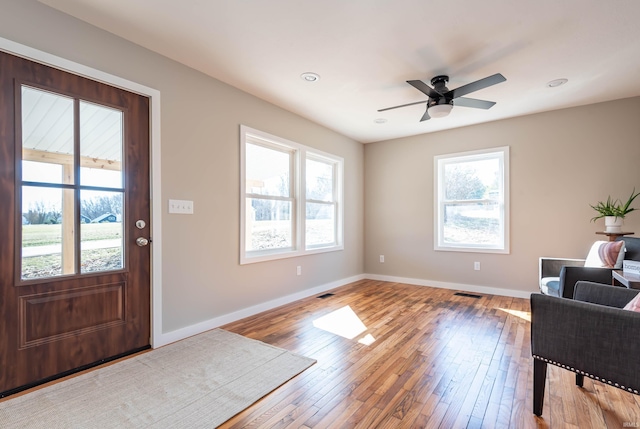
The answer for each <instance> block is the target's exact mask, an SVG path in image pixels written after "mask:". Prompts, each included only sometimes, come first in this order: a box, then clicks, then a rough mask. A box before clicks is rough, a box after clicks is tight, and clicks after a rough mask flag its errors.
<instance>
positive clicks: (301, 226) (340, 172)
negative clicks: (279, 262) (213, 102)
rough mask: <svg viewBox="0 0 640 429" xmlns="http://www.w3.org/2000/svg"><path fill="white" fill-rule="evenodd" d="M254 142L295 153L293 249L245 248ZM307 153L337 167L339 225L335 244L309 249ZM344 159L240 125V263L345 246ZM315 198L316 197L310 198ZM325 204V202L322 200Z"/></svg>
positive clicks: (292, 184) (335, 180)
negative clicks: (248, 177) (248, 156)
mask: <svg viewBox="0 0 640 429" xmlns="http://www.w3.org/2000/svg"><path fill="white" fill-rule="evenodd" d="M252 141H254V142H255V141H258V142H259V141H262V142H263V143H264V144H265V146H266V147H269V146H271V147H274V146H275V147H280V148H282V149H283V150H286V151H289V152H292V153H293V156H292V162H293V166H292V168H291V171H292V173H293V177H291V178H290V180H291V186H292V188H291V189H292V194H291V196H292V198H293V201H294V204H293V207H292V217H293V219H294V225H293V231H292V237H291V240H292V244H293V248H283V249H270V250H263V251H253V252H249V254H248V253H247V251H246V238H247V237H246V226H245V225H246V210H247V204H246V202H247V196H248V195H249V196H250V195H251V194H247V192H246V189H247V188H246V168H245V167H246V162H245V160H246V145H247V143H251V142H252ZM307 156H308V157H309V158H311V159H317V160H323V161H328V162H332V163H334V165H335V169H334V175H335V177H334V183H335V187H334V193H335V196H334V197H335V200H334V201H335V204H336V219H335V222H336V228H335V234H336V237H335V243H333V244H331V245H317V246H313V247H311V248H309V249H307V248H306V244H305V230H306V229H305V222H306V207H305V205H306V202H307V199H306V196H305V191H306V189H305V181H304V180H305V177H306V163H305V160H306V158H307ZM343 178H344V159H343V158H341V157H339V156H336V155H332V154H329V153H326V152H323V151H320V150H317V149H314V148H311V147H308V146H305V145H302V144H300V143H297V142H294V141H291V140H287V139H283V138H281V137H278V136H274V135H272V134H268V133H265V132H263V131H260V130H256V129H253V128H250V127H248V126H246V125H240V265H245V264H251V263H255V262H264V261H271V260H276V259H284V258H292V257H296V256H303V255H310V254H316V253H324V252H334V251H339V250H343V249H344V193H343V186H344V184H343V181H344V179H343ZM309 201H313V200H309ZM322 203H326V202H324V201H322Z"/></svg>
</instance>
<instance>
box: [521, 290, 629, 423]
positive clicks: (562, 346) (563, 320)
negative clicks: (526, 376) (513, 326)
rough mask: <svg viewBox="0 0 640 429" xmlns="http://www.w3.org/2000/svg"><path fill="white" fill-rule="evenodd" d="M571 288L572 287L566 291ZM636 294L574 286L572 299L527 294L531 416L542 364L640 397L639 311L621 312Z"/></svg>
mask: <svg viewBox="0 0 640 429" xmlns="http://www.w3.org/2000/svg"><path fill="white" fill-rule="evenodd" d="M572 289H573V288H572ZM639 292H640V291H638V290H636V289H627V288H623V287H616V288H614V287H611V286H609V285H603V284H597V283H590V282H578V283H577V284H576V285H575V295H574V297H573V298H574V299H562V298H560V297H556V296H547V295H543V294H539V293H534V294H532V295H531V354H532V356H533V379H534V380H533V381H534V385H533V412H534V414H536V415H538V416H539V415H541V414H542V405H543V398H544V389H545V381H546V372H547V364H552V365H557V366H559V367H562V368H564V369H567V370H569V371H573V372H575V373H576V384H577V385H578V386H580V387H582V385H583V381H584V376H587V377H590V378H592V379H594V380H597V381H600V382H602V383H606V384H609V385H611V386H615V387H618V388H620V389H623V390H625V391H628V392H631V393H634V394H636V395H638V394H640V342H638V341H637V340H636V338H637V336H638V332H640V312H635V311H630V310H624V309H623V308H624V307H625V305H627V304H628V303H629V302H630V301H631V300H633V299H634V298H635V297H636V295H637V294H638V293H639Z"/></svg>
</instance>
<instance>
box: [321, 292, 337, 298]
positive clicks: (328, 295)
mask: <svg viewBox="0 0 640 429" xmlns="http://www.w3.org/2000/svg"><path fill="white" fill-rule="evenodd" d="M333 295H334V294H332V293H325V294H324V295H320V296H319V297H318V298H320V299H325V298H329V297H330V296H333Z"/></svg>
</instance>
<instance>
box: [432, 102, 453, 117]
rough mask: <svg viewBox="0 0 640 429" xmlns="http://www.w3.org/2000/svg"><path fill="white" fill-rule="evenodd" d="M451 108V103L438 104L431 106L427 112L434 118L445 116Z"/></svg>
mask: <svg viewBox="0 0 640 429" xmlns="http://www.w3.org/2000/svg"><path fill="white" fill-rule="evenodd" d="M451 109H453V106H452V105H451V104H436V105H435V106H430V107H429V108H428V109H427V113H429V116H431V117H432V118H444V117H445V116H448V115H449V113H451Z"/></svg>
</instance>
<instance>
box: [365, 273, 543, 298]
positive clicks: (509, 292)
mask: <svg viewBox="0 0 640 429" xmlns="http://www.w3.org/2000/svg"><path fill="white" fill-rule="evenodd" d="M364 278H366V279H369V280H378V281H384V282H395V283H406V284H410V285H416V286H430V287H437V288H441V289H451V290H462V291H465V292H475V293H486V294H489V295H500V296H510V297H513V298H527V299H528V298H529V297H530V296H531V294H532V293H533V292H537V290H535V291H531V292H527V291H523V290H515V289H502V288H497V287H489V286H479V285H469V284H464V283H450V282H440V281H436V280H424V279H411V278H406V277H394V276H384V275H379V274H365V275H364Z"/></svg>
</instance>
